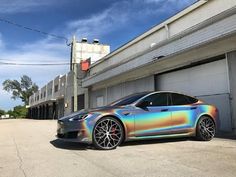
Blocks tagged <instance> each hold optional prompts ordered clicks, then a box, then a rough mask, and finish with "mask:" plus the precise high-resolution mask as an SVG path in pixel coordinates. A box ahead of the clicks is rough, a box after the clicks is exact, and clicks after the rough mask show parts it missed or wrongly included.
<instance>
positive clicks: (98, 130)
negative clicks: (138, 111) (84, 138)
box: [93, 117, 124, 150]
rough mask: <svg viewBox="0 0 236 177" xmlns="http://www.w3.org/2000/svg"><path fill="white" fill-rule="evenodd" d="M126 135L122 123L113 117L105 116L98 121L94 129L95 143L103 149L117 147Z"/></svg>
mask: <svg viewBox="0 0 236 177" xmlns="http://www.w3.org/2000/svg"><path fill="white" fill-rule="evenodd" d="M123 137H124V131H123V127H122V125H121V123H120V122H119V121H118V120H116V119H115V118H113V117H105V118H102V119H101V120H99V121H98V122H97V124H96V125H95V127H94V130H93V144H94V145H95V147H96V148H98V149H102V150H110V149H115V148H116V147H117V146H119V145H120V143H121V142H122V140H123Z"/></svg>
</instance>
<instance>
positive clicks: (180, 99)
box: [171, 93, 190, 105]
mask: <svg viewBox="0 0 236 177" xmlns="http://www.w3.org/2000/svg"><path fill="white" fill-rule="evenodd" d="M171 97H172V105H186V104H190V102H189V100H188V98H187V97H186V96H185V95H181V94H177V93H171Z"/></svg>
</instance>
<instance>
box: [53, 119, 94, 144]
mask: <svg viewBox="0 0 236 177" xmlns="http://www.w3.org/2000/svg"><path fill="white" fill-rule="evenodd" d="M91 134H92V133H91V131H90V129H89V128H88V127H87V124H86V121H84V120H83V121H76V122H69V121H60V120H58V123H57V135H56V137H57V138H58V139H60V140H63V141H70V142H83V143H89V144H90V143H92V135H91Z"/></svg>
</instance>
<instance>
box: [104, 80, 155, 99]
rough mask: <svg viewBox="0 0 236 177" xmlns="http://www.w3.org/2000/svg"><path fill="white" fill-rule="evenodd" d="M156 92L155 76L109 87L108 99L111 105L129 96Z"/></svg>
mask: <svg viewBox="0 0 236 177" xmlns="http://www.w3.org/2000/svg"><path fill="white" fill-rule="evenodd" d="M153 90H154V76H148V77H145V78H141V79H137V80H133V81H129V82H124V83H122V84H118V85H115V86H112V87H108V92H107V99H108V103H111V102H113V101H115V100H117V99H119V98H122V97H125V96H127V95H130V94H133V93H137V92H144V91H153Z"/></svg>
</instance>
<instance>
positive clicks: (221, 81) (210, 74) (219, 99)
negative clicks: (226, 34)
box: [155, 59, 232, 131]
mask: <svg viewBox="0 0 236 177" xmlns="http://www.w3.org/2000/svg"><path fill="white" fill-rule="evenodd" d="M155 80H156V83H155V84H156V89H157V90H166V91H177V92H181V93H185V94H188V95H192V96H196V97H197V98H199V99H201V100H203V101H205V102H207V103H209V104H214V105H216V106H217V108H218V109H219V112H220V120H221V125H220V130H221V131H232V122H231V114H230V95H229V81H228V72H227V62H226V59H223V60H219V61H214V62H211V63H207V64H202V65H198V66H194V67H191V68H187V69H182V70H177V71H173V72H169V73H165V74H161V75H157V76H156V79H155Z"/></svg>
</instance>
